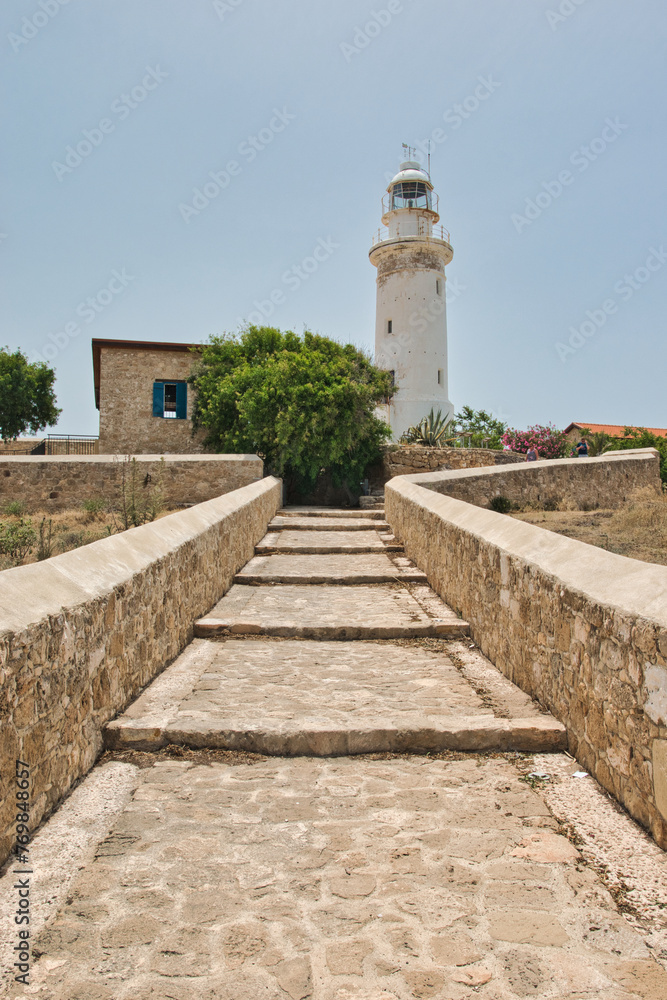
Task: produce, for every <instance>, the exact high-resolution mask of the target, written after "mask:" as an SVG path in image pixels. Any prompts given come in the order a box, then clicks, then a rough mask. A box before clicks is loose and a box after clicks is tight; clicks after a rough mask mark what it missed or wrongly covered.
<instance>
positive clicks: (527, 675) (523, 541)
mask: <svg viewBox="0 0 667 1000" xmlns="http://www.w3.org/2000/svg"><path fill="white" fill-rule="evenodd" d="M475 477H476V478H475ZM461 483H463V486H464V487H465V490H464V489H463V486H461ZM646 485H653V486H654V488H656V489H659V475H658V458H657V453H656V452H655V451H654V450H653V449H644V450H637V451H626V452H620V453H617V454H616V455H611V456H608V455H605V456H603V457H601V458H590V459H578V460H577V461H571V462H569V461H567V460H566V461H552V462H549V461H544V462H538V463H534V464H532V463H531V464H530V465H527V466H524V467H522V468H519V469H514V468H510V469H506V470H502V469H489V470H488V471H487V472H485V473H483V474H478V473H460V472H441V473H431V474H426V475H417V476H407V477H401V478H397V479H394V480H392V481H391V482H390V483H388V484H387V488H386V517H387V520H388V521H389V523H390V524H391V526H392V529H393V531H394V533H395V535H396V536H397V538H398V539H399V540H400V541H401V542H403V543H404V544H405V548H406V553H407V555H408V556H409V557H410V558H411V559H412V560H414V562H415V563H416V564H417V565H418V566H419V567H420V568H421V569H423V570H424V571H425V572H426V573H427V576H428V580H429V583H430V585H431V586H432V587H433V588H434V590H436V591H437V593H438V594H439V595H440V596H441V597H442V598H443V599H444V600H445V601H446V602H447V603H448V604H450V605H451V606H452V607H453V608H455V609H456V610H457V611H458V612H460V613H461V614H462V615H463V617H464V618H466V619H467V620H468V621H469V622H470V625H471V630H472V635H473V637H474V639H475V641H476V642H477V643H478V644H479V646H480V648H481V649H482V651H483V652H484V653H485V654H486V655H487V656H488V657H489V658H490V659H491V660H492V662H493V663H495V664H496V666H497V667H498V668H499V669H500V670H501V671H502V672H503V673H504V674H505V675H506V676H507V677H508V678H510V680H512V681H513V682H514V683H515V684H518V685H519V687H521V688H523V690H524V691H526V692H528V693H529V694H530V695H531V696H533V697H534V698H536V699H537V700H538V701H539V702H540V704H542V705H543V706H544V707H545V708H547V709H548V710H549V711H550V712H552V713H553V715H555V716H556V718H558V719H560V721H561V722H563V724H564V725H565V726H566V728H567V732H568V740H569V747H570V751H571V753H572V754H573V755H575V756H576V757H577V759H578V760H579V762H580V763H581V764H582V766H583V767H584V768H586V769H587V770H588V771H589V772H590V773H591V774H593V775H595V777H596V778H597V780H598V781H599V782H600V784H601V785H602V786H603V787H604V788H606V789H607V790H608V791H609V792H611V793H612V794H613V795H614V796H615V797H616V798H617V799H618V801H619V802H621V803H622V804H623V805H624V806H625V808H626V809H627V810H628V812H629V813H630V815H631V816H633V817H634V818H635V819H636V820H638V821H639V822H640V823H641V824H642V825H643V826H645V827H646V828H647V829H649V830H650V831H651V833H652V834H653V836H654V838H655V840H656V842H657V843H658V844H659V845H660V846H661V847H663V848H667V567H665V566H658V565H653V564H650V563H644V562H640V561H638V560H635V559H628V558H626V557H624V556H619V555H615V554H613V553H611V552H606V551H604V550H602V549H598V548H596V547H594V546H591V545H587V544H585V543H583V542H578V541H575V540H573V539H569V538H564V537H562V536H560V535H558V534H555V533H553V532H549V531H545V530H543V529H542V528H539V527H537V526H535V525H530V524H525V523H524V522H522V521H518V520H516V519H514V518H511V517H508V516H506V515H503V514H497V513H495V512H493V511H491V510H481V509H480V508H479V507H478V506H472V505H471V504H472V503H475V502H476V500H475V498H477V501H480V502H481V501H482V500H483V501H484V505H485V506H486V505H487V504H488V498H489V496H492V495H493V494H494V492H496V491H497V492H498V493H500V494H502V495H505V496H511V497H512V498H514V499H516V500H517V501H520V500H522V499H524V500H525V498H526V497H535V496H537V495H538V494H542V493H543V492H545V493H552V492H553V493H555V492H558V493H561V494H564V493H567V495H569V496H572V497H576V498H577V501H578V502H579V503H584V502H585V501H587V502H588V503H589V504H591V505H597V504H600V503H602V502H604V504H605V506H610V505H611V504H612V502H613V500H614V498H616V499H619V498H624V497H627V496H628V495H629V494H630V492H631V491H632V489H633V488H636V487H638V486H646ZM459 488H460V489H461V492H464V493H465V497H466V499H467V500H468V502H464V501H463V500H461V499H456V498H454V497H452V496H451V495H449V496H444V495H438V494H444V493H451V492H452V491H454V490H455V489H459Z"/></svg>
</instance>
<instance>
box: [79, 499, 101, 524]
mask: <svg viewBox="0 0 667 1000" xmlns="http://www.w3.org/2000/svg"><path fill="white" fill-rule="evenodd" d="M106 506H107V504H106V500H103V499H102V497H91V498H90V499H89V500H84V501H83V502H82V504H81V510H82V511H83V512H84V514H86V520H87V521H96V520H97V519H98V518H100V517H101V516H102V514H104V512H105V511H106Z"/></svg>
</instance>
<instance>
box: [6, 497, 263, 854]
mask: <svg viewBox="0 0 667 1000" xmlns="http://www.w3.org/2000/svg"><path fill="white" fill-rule="evenodd" d="M281 499H282V484H281V482H280V480H277V479H273V478H267V479H262V480H260V481H259V482H257V483H254V484H252V485H250V486H245V487H244V488H242V489H239V490H236V491H234V492H233V493H228V494H227V495H226V496H222V497H218V498H217V499H215V500H209V501H208V502H207V503H202V504H198V505H197V506H196V507H193V508H192V509H190V510H187V511H181V512H179V513H176V514H171V515H169V516H168V517H164V518H162V519H160V520H159V521H155V522H154V523H152V524H147V525H144V526H143V527H140V528H133V529H131V530H130V531H126V532H123V533H122V534H119V535H114V536H112V537H110V538H105V539H103V540H102V541H99V542H94V543H92V544H91V545H86V546H84V547H83V548H80V549H75V550H74V551H72V552H66V553H64V554H63V555H59V556H55V557H53V558H52V559H48V560H46V561H45V562H42V563H37V564H33V565H28V566H19V567H17V568H15V569H9V570H5V571H4V572H2V573H0V863H1V862H2V861H4V859H5V858H6V857H7V854H8V853H9V851H10V849H11V845H12V842H13V833H14V828H15V818H16V815H15V814H16V810H15V808H14V805H15V796H14V794H13V793H14V792H15V788H14V784H13V782H14V772H15V768H14V764H15V761H16V759H17V758H20V759H22V760H24V761H26V762H28V763H29V764H30V768H31V774H32V782H33V783H32V788H31V802H32V808H31V812H30V828H31V830H32V829H35V828H36V827H37V826H38V824H39V823H40V821H41V820H42V819H43V818H44V817H45V816H46V815H48V813H49V812H50V811H51V810H52V809H53V808H54V807H55V805H56V804H57V803H58V802H59V800H60V799H62V797H63V796H64V795H65V794H66V793H67V792H68V791H69V790H70V789H71V788H72V786H73V785H74V784H75V783H76V782H77V781H78V779H79V778H81V777H82V776H83V775H84V774H85V773H86V772H87V771H88V770H89V769H90V768H91V767H92V765H93V763H94V762H95V759H96V757H97V755H98V754H99V752H100V750H101V747H102V737H101V728H102V726H103V725H104V724H105V723H106V722H108V721H109V720H110V719H112V718H113V717H114V716H115V715H116V713H117V712H119V711H120V710H121V709H123V708H125V706H127V705H128V703H129V702H130V701H132V700H133V699H134V698H135V697H136V696H137V695H138V694H139V692H140V691H141V690H142V688H144V687H145V686H146V684H148V683H149V682H150V681H151V680H152V679H153V678H154V677H155V676H156V675H157V674H158V673H160V671H161V670H163V669H164V667H165V666H167V664H168V663H169V662H170V661H171V660H173V659H174V658H175V657H176V656H177V655H178V654H179V653H180V652H181V650H182V649H183V648H184V646H185V645H186V644H187V643H188V642H189V641H190V640H191V639H192V635H193V624H194V622H195V620H196V619H197V618H199V617H201V615H202V614H205V613H206V612H207V611H208V610H209V609H210V608H211V607H212V606H213V605H214V604H215V603H216V602H217V601H218V600H219V599H220V598H221V597H222V595H223V594H224V593H225V592H226V591H227V590H228V589H229V587H230V586H231V582H232V578H233V576H234V573H236V572H237V571H238V570H239V569H240V568H241V567H242V566H244V565H245V563H246V562H247V561H248V560H249V559H250V558H251V557H252V555H253V553H254V546H255V544H256V543H257V542H258V541H259V540H260V539H261V538H262V536H263V535H264V534H265V533H266V527H267V524H268V523H269V521H270V520H271V518H272V517H273V516H274V514H275V512H276V510H277V509H278V507H279V506H280V503H281Z"/></svg>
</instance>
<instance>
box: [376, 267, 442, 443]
mask: <svg viewBox="0 0 667 1000" xmlns="http://www.w3.org/2000/svg"><path fill="white" fill-rule="evenodd" d="M445 280H446V279H445V274H444V265H443V270H442V271H436V270H431V269H422V268H419V269H417V268H411V267H410V268H405V269H401V270H397V271H393V272H392V273H391V274H389V275H387V276H386V277H385V278H384V279H383V280H382V281H381V282H378V288H377V305H376V325H375V357H376V363H377V364H378V366H379V367H380V368H384V369H388V370H393V371H394V372H395V381H396V384H397V386H398V387H399V391H398V392H397V393H396V396H395V397H394V399H393V401H392V403H391V404H390V405H388V406H385V407H383V408H382V416H383V417H384V419H385V420H387V421H388V423H389V424H390V425H391V428H392V431H393V437H394V440H398V438H399V437H400V436H401V434H403V432H404V431H406V430H407V429H408V427H410V426H412V425H414V424H416V423H418V422H419V421H420V420H421V418H422V417H424V416H426V414H427V413H428V412H429V411H430V410H431V408H433V409H434V410H435V411H436V412H437V411H438V410H441V411H442V415H443V416H445V417H447V416H449V415H450V414H452V413H453V410H454V408H453V406H452V403H451V402H450V400H449V395H448V391H447V385H448V382H447V311H446V305H445ZM437 281H439V282H440V294H438V292H437V286H436V282H437ZM390 320H391V324H392V332H391V333H389V332H388V324H389V321H390ZM438 372H440V382H438Z"/></svg>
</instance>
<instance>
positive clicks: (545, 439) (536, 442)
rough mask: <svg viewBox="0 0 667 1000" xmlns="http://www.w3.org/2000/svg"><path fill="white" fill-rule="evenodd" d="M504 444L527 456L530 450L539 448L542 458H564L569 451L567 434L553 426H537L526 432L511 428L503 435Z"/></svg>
mask: <svg viewBox="0 0 667 1000" xmlns="http://www.w3.org/2000/svg"><path fill="white" fill-rule="evenodd" d="M502 443H503V444H504V445H506V446H507V447H508V448H511V450H512V451H516V452H518V453H519V454H520V455H525V454H526V452H527V451H528V450H529V449H530V448H537V452H538V454H539V456H540V458H563V457H564V456H565V455H566V454H567V449H568V441H567V438H566V437H565V433H564V432H563V431H559V430H557V429H556V428H555V427H554V426H553V425H552V424H547V425H546V427H545V426H543V425H542V424H535V425H534V426H533V427H529V428H528V430H525V431H517V430H515V429H514V428H513V427H510V428H509V429H508V430H506V431H505V433H504V434H503V436H502Z"/></svg>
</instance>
